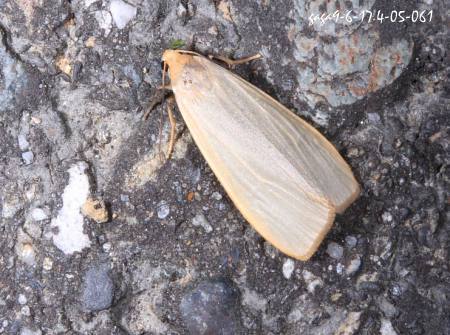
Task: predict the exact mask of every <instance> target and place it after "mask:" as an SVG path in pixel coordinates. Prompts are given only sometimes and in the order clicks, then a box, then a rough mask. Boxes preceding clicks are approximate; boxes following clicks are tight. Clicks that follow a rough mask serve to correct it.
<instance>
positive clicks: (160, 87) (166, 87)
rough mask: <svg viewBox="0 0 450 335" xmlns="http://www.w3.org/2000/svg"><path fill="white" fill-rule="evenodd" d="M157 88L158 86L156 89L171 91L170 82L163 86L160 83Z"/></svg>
mask: <svg viewBox="0 0 450 335" xmlns="http://www.w3.org/2000/svg"><path fill="white" fill-rule="evenodd" d="M157 88H158V90H169V91H172V85H171V84H165V85H164V86H163V85H161V86H158V87H157Z"/></svg>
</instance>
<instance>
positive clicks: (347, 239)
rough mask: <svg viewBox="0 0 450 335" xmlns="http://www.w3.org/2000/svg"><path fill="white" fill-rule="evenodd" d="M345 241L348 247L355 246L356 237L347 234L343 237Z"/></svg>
mask: <svg viewBox="0 0 450 335" xmlns="http://www.w3.org/2000/svg"><path fill="white" fill-rule="evenodd" d="M345 243H346V244H347V246H348V247H349V248H350V249H353V248H354V247H356V244H357V243H358V239H357V238H356V237H355V236H352V235H349V236H346V237H345Z"/></svg>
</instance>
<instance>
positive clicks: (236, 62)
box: [209, 54, 262, 67]
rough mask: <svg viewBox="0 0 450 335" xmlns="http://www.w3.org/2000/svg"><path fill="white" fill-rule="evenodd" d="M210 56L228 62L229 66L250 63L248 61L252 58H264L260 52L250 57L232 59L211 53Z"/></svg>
mask: <svg viewBox="0 0 450 335" xmlns="http://www.w3.org/2000/svg"><path fill="white" fill-rule="evenodd" d="M209 58H210V59H214V58H215V59H218V60H220V61H222V62H224V63H226V64H227V65H228V66H229V67H234V66H235V65H239V64H244V63H248V62H250V61H252V60H255V59H259V58H262V56H261V55H260V54H256V55H253V56H250V57H245V58H241V59H230V58H227V57H223V56H212V55H209Z"/></svg>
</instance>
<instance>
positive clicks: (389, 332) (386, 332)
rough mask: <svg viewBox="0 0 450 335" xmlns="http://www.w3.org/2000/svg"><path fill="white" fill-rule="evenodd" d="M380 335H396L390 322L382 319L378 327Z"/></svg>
mask: <svg viewBox="0 0 450 335" xmlns="http://www.w3.org/2000/svg"><path fill="white" fill-rule="evenodd" d="M380 333H381V335H397V332H396V331H395V329H394V327H393V326H392V323H391V320H388V319H382V320H381V327H380Z"/></svg>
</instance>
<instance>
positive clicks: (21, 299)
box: [17, 294, 28, 305]
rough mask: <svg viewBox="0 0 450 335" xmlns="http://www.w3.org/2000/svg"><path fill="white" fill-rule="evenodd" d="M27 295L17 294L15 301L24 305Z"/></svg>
mask: <svg viewBox="0 0 450 335" xmlns="http://www.w3.org/2000/svg"><path fill="white" fill-rule="evenodd" d="M27 301H28V300H27V297H26V296H25V295H24V294H19V297H18V298H17V302H18V303H19V304H21V305H25V304H26V303H27Z"/></svg>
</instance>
